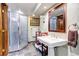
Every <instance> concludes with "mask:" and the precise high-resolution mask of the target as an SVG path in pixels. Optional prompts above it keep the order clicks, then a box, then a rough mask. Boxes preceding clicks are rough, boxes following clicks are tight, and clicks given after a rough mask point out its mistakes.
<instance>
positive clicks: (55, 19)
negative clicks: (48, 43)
mask: <svg viewBox="0 0 79 59" xmlns="http://www.w3.org/2000/svg"><path fill="white" fill-rule="evenodd" d="M49 31H50V32H65V11H64V8H63V7H58V8H56V9H53V10H51V11H49Z"/></svg>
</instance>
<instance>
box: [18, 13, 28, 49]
mask: <svg viewBox="0 0 79 59" xmlns="http://www.w3.org/2000/svg"><path fill="white" fill-rule="evenodd" d="M19 25H20V26H19V29H20V30H19V32H20V41H19V44H20V48H22V47H24V46H26V45H27V39H28V38H27V36H28V35H27V17H25V16H21V15H20V23H19Z"/></svg>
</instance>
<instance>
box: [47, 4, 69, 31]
mask: <svg viewBox="0 0 79 59" xmlns="http://www.w3.org/2000/svg"><path fill="white" fill-rule="evenodd" d="M60 7H63V8H64V10H65V12H64V31H62V30H59V31H56V30H50V19H49V16H50V12H51V10H52V9H54V8H55V9H57V8H60ZM66 7H67V6H66V4H65V3H60V4H57V5H55V6H54V7H53V8H51V10H49V11H48V31H49V32H61V33H65V32H66V19H67V17H66V11H67V10H66V9H67V8H66Z"/></svg>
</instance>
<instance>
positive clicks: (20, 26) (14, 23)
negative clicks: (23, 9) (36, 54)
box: [9, 12, 28, 52]
mask: <svg viewBox="0 0 79 59" xmlns="http://www.w3.org/2000/svg"><path fill="white" fill-rule="evenodd" d="M9 20H10V21H9V52H11V51H16V50H20V49H22V48H23V47H25V46H27V43H28V40H27V39H28V38H27V37H28V35H27V33H28V32H27V17H26V16H22V15H20V14H18V13H16V12H9Z"/></svg>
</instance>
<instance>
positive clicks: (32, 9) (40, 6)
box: [8, 3, 55, 16]
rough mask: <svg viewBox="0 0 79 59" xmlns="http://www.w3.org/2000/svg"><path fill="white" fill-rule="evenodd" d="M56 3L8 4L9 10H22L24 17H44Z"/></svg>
mask: <svg viewBox="0 0 79 59" xmlns="http://www.w3.org/2000/svg"><path fill="white" fill-rule="evenodd" d="M54 4H55V3H8V7H9V10H15V11H18V10H21V11H22V12H23V13H24V15H26V16H32V15H33V14H35V15H36V16H39V15H43V14H44V13H46V11H47V10H48V9H49V8H51V7H52V6H53V5H54Z"/></svg>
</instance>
